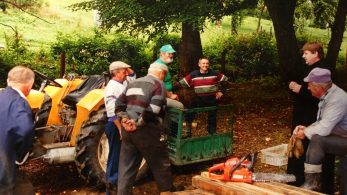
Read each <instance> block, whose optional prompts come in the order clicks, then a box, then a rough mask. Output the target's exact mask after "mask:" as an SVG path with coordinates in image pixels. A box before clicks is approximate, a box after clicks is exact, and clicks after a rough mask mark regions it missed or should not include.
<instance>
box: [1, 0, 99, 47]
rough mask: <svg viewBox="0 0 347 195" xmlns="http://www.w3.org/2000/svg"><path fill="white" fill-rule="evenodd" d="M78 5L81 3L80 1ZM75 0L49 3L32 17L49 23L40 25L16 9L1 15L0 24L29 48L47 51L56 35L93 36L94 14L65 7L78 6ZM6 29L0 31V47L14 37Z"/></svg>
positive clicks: (42, 22) (34, 19) (51, 1)
mask: <svg viewBox="0 0 347 195" xmlns="http://www.w3.org/2000/svg"><path fill="white" fill-rule="evenodd" d="M79 1H80V0H79ZM79 1H78V0H59V1H54V0H48V1H47V2H46V3H45V4H44V5H43V7H42V8H40V9H39V11H37V13H35V15H37V16H39V17H40V18H42V19H44V20H46V21H48V22H49V23H47V22H45V21H42V20H40V19H38V18H36V17H34V16H31V15H29V14H27V13H24V12H22V11H20V10H17V9H8V10H7V11H6V13H4V12H0V23H3V24H6V25H10V26H12V27H13V28H16V29H18V32H19V34H20V35H21V36H22V38H23V39H24V41H25V42H26V44H27V45H28V46H29V48H32V49H38V48H40V47H43V48H47V47H49V46H50V44H51V43H52V42H54V41H55V40H56V35H57V33H58V32H62V33H69V34H70V33H79V34H91V33H93V29H94V24H93V13H92V12H84V11H77V12H73V11H72V10H70V9H67V6H69V5H71V4H73V3H77V2H79ZM13 35H14V32H13V30H11V28H9V27H5V26H2V27H1V28H0V43H1V44H3V45H5V42H6V40H5V37H6V36H13Z"/></svg>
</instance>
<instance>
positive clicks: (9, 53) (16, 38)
mask: <svg viewBox="0 0 347 195" xmlns="http://www.w3.org/2000/svg"><path fill="white" fill-rule="evenodd" d="M16 65H24V66H27V67H30V68H31V69H34V70H38V71H40V72H42V73H44V74H46V75H47V76H49V77H51V78H55V76H57V74H58V72H57V71H59V68H57V66H56V65H54V59H53V58H52V57H51V54H50V53H49V52H47V51H46V50H43V49H41V50H39V51H37V52H33V51H30V50H29V49H28V48H27V45H26V44H25V42H24V41H23V39H22V37H21V36H20V34H19V33H18V32H16V33H15V34H14V35H12V36H9V35H6V47H5V48H4V49H1V50H0V66H1V68H0V74H1V75H7V72H8V71H9V70H10V69H11V68H12V67H14V66H16ZM0 86H2V87H4V86H6V76H4V77H1V79H0Z"/></svg>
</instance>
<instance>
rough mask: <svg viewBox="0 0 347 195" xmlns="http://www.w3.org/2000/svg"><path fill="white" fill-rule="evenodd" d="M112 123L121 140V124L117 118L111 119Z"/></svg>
mask: <svg viewBox="0 0 347 195" xmlns="http://www.w3.org/2000/svg"><path fill="white" fill-rule="evenodd" d="M113 123H114V124H115V125H116V127H117V129H118V132H119V139H120V140H122V124H121V123H120V120H119V118H117V119H116V120H114V121H113Z"/></svg>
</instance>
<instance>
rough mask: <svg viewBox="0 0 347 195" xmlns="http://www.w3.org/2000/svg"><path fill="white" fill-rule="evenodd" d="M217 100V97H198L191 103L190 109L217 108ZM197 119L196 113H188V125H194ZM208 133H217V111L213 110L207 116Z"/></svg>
mask: <svg viewBox="0 0 347 195" xmlns="http://www.w3.org/2000/svg"><path fill="white" fill-rule="evenodd" d="M216 105H217V100H216V96H215V95H212V96H196V97H194V98H193V100H192V101H191V103H190V106H189V108H201V107H209V106H216ZM194 118H195V113H187V115H186V121H187V125H190V124H192V122H193V120H194ZM207 124H208V127H207V131H208V133H209V134H213V133H216V127H217V111H216V110H211V111H208V116H207Z"/></svg>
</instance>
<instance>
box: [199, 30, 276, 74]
mask: <svg viewBox="0 0 347 195" xmlns="http://www.w3.org/2000/svg"><path fill="white" fill-rule="evenodd" d="M204 53H205V55H206V56H207V57H209V58H210V61H211V64H212V65H213V64H214V66H215V67H220V68H221V70H223V64H225V70H224V71H225V73H226V74H227V75H229V76H231V77H232V78H233V79H234V80H247V79H250V78H257V77H261V76H272V75H278V74H279V64H278V56H277V49H276V45H275V42H274V41H273V40H272V39H271V37H270V36H269V34H267V33H265V32H261V33H256V34H252V35H235V36H229V37H228V36H222V37H218V38H216V39H215V40H213V41H211V42H210V43H209V44H208V45H206V46H205V47H204Z"/></svg>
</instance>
